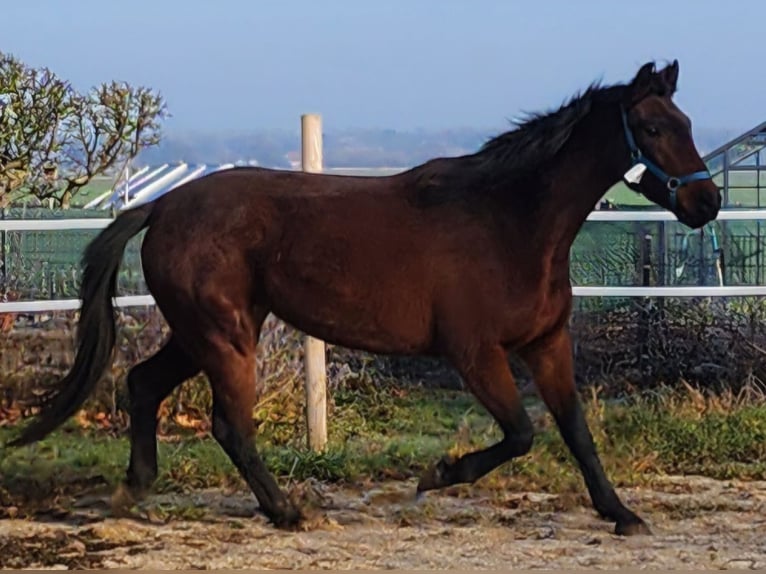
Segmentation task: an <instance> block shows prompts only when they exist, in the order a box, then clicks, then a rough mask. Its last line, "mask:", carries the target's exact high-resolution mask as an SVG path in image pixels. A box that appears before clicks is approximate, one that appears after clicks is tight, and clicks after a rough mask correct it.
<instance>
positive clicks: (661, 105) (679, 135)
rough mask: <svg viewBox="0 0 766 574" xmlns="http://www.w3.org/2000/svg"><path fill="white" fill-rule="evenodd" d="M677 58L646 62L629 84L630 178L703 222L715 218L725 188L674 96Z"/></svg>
mask: <svg viewBox="0 0 766 574" xmlns="http://www.w3.org/2000/svg"><path fill="white" fill-rule="evenodd" d="M677 80H678V61H677V60H674V61H673V63H672V64H670V65H668V66H667V67H665V68H664V69H662V70H660V71H659V72H657V71H655V69H654V64H651V63H649V64H645V65H644V66H642V67H641V69H640V70H639V71H638V73H637V74H636V77H635V78H634V79H633V81H632V82H631V83H630V84H629V85H628V86H627V89H626V90H625V99H624V101H623V103H622V121H623V129H624V131H625V137H626V141H627V143H628V147H629V150H630V154H631V155H630V164H629V167H630V169H629V170H628V171H627V172H626V174H625V180H626V182H627V183H628V185H629V186H630V187H631V189H633V190H634V191H637V192H639V193H641V194H643V195H644V196H645V197H646V198H647V199H649V200H650V201H652V202H654V203H656V204H657V205H660V206H662V207H664V208H666V209H669V210H670V211H672V212H673V213H674V214H675V215H676V217H677V218H678V220H679V221H681V222H682V223H684V224H686V225H688V226H689V227H692V228H699V227H702V226H703V225H705V224H706V223H708V222H709V221H711V220H713V219H715V218H716V216H717V215H718V210H719V209H720V207H721V193H720V190H719V189H718V186H717V185H715V184H714V183H713V180H712V179H711V177H710V173H709V172H708V170H707V168H706V167H705V164H704V162H703V161H702V158H701V157H700V155H699V153H698V152H697V148H696V146H695V145H694V140H693V139H692V134H691V122H690V121H689V118H688V117H687V116H686V115H685V114H684V113H683V112H682V111H681V110H680V109H679V108H678V106H676V104H675V103H674V102H673V100H672V97H673V94H674V93H675V91H676V82H677Z"/></svg>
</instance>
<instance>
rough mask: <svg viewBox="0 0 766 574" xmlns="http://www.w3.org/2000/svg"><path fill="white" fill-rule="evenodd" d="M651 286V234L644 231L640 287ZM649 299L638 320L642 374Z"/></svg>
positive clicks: (648, 319) (646, 349)
mask: <svg viewBox="0 0 766 574" xmlns="http://www.w3.org/2000/svg"><path fill="white" fill-rule="evenodd" d="M651 284H652V234H651V233H649V232H648V231H646V230H644V236H643V241H642V242H641V285H642V286H643V287H649V286H650V285H651ZM650 299H651V298H650V297H644V298H643V305H641V310H640V312H639V318H638V365H639V368H640V369H641V371H642V372H643V365H644V357H646V356H648V354H649V334H650V329H651V319H652V317H651V315H652V314H651V311H650V305H651V300H650Z"/></svg>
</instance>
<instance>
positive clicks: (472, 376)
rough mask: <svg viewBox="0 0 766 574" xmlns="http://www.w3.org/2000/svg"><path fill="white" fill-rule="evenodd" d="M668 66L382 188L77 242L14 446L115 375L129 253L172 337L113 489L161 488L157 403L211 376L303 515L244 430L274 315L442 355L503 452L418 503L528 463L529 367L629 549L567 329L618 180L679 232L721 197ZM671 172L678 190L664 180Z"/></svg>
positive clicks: (302, 195)
mask: <svg viewBox="0 0 766 574" xmlns="http://www.w3.org/2000/svg"><path fill="white" fill-rule="evenodd" d="M678 69H679V67H678V61H677V60H674V61H673V62H672V64H669V65H667V66H666V67H664V68H663V69H662V70H659V71H658V70H657V68H656V67H655V64H654V63H652V62H649V63H647V64H644V65H643V66H641V67H640V69H639V70H638V72H637V73H636V75H635V76H634V77H633V78H632V80H631V81H630V82H627V83H618V84H614V85H609V86H604V85H601V84H600V83H592V84H590V85H589V86H588V88H587V89H586V90H584V91H582V92H580V93H578V94H576V95H574V96H573V97H572V98H570V99H569V101H567V102H564V103H563V104H562V105H561V107H560V108H559V109H556V110H553V111H549V112H547V113H539V114H531V115H530V116H529V117H527V118H525V119H524V120H522V121H520V122H518V123H517V124H516V126H515V127H514V129H512V130H510V131H507V132H505V133H501V134H500V135H498V136H496V137H494V138H492V139H490V140H488V141H487V142H486V143H485V144H484V145H483V146H482V147H481V148H480V149H479V150H478V151H477V152H475V153H472V154H466V155H463V156H459V157H441V158H436V159H432V160H430V161H427V162H425V163H423V164H421V165H418V166H416V167H414V168H412V169H409V170H407V171H404V172H401V173H398V174H395V175H391V176H385V177H352V176H336V175H327V174H311V173H303V172H291V171H284V170H272V169H264V168H253V167H243V168H233V169H230V170H226V171H221V172H217V173H213V174H211V175H207V176H204V177H201V178H199V179H196V180H192V181H190V182H188V183H185V184H183V185H182V186H180V187H178V188H176V189H174V190H173V191H171V192H169V193H167V194H165V195H163V196H161V197H160V198H158V199H156V200H155V201H152V202H150V203H146V204H144V205H140V206H138V207H135V208H132V209H129V210H126V211H125V212H123V213H121V214H119V215H118V216H117V217H116V219H115V220H114V222H113V223H111V224H110V225H109V226H108V227H107V228H106V229H104V230H103V231H102V232H101V233H100V234H99V235H98V237H96V238H95V239H94V240H93V241H92V242H91V243H90V244H89V245H88V246H87V248H86V249H85V251H84V254H83V260H82V263H83V266H84V274H83V280H82V285H81V290H80V297H81V299H82V307H81V315H80V320H79V325H78V328H77V350H76V356H75V360H74V364H73V366H72V367H71V370H70V371H69V373H68V374H67V375H66V376H65V377H64V378H63V379H62V380H61V381H60V384H58V385H55V386H53V387H52V388H51V390H50V392H49V393H48V394H47V395H45V397H44V399H43V400H42V401H41V404H40V407H41V409H40V412H39V414H38V415H37V416H36V419H35V420H34V421H33V422H32V423H31V424H29V425H28V426H26V428H24V429H23V430H22V432H21V434H20V435H19V436H18V437H17V438H16V439H15V440H13V441H12V442H11V443H10V444H11V446H20V445H24V444H29V443H32V442H35V441H39V440H40V439H42V438H44V437H45V436H46V435H47V434H48V433H50V432H51V431H53V430H54V429H55V428H57V427H58V426H59V425H60V424H61V423H63V422H64V421H65V420H66V419H67V418H68V417H70V416H71V415H73V414H74V413H75V412H76V411H77V409H78V408H79V407H80V406H81V405H82V403H83V402H84V401H85V400H86V398H87V397H88V396H89V393H90V392H91V391H92V389H93V388H94V386H95V385H96V384H97V382H98V381H99V379H100V377H101V375H102V374H103V372H104V371H105V369H106V368H107V367H108V365H109V362H110V360H111V353H112V349H113V347H114V344H115V318H114V313H113V306H112V297H113V296H114V294H115V289H116V277H117V272H118V268H119V266H120V263H121V257H122V254H123V251H124V249H125V247H126V245H127V242H128V240H129V239H130V238H131V237H132V236H134V235H136V234H137V233H139V232H140V231H141V230H143V229H144V228H148V229H147V231H146V235H145V237H144V240H143V244H142V248H141V254H142V265H143V270H144V276H145V279H146V284H147V286H148V289H149V291H150V292H151V293H152V294H153V296H154V298H155V300H156V303H157V306H158V308H159V309H160V311H161V312H162V314H163V316H164V318H165V320H166V321H167V323H168V325H169V327H170V329H171V334H170V336H169V338H168V340H167V341H165V342H164V346H163V347H162V348H161V349H160V350H159V351H158V352H157V353H156V354H155V355H153V356H152V357H150V358H148V359H147V360H145V361H143V362H141V363H139V364H138V365H135V366H134V367H133V368H132V369H131V370H130V372H129V374H128V376H127V385H128V389H129V393H130V420H131V425H130V445H131V451H130V462H129V465H128V469H127V473H126V479H125V481H124V482H123V483H122V484H121V485H120V488H122V489H124V490H125V491H127V492H128V493H129V494H130V496H132V497H136V498H134V499H133V500H135V499H137V497H140V496H143V495H144V494H145V493H146V491H147V490H149V488H150V487H151V485H152V483H153V481H154V480H155V479H156V477H157V440H156V431H157V413H158V408H159V406H160V403H161V402H162V400H163V399H164V398H165V397H167V396H168V395H169V394H170V392H171V391H173V389H175V388H176V387H177V386H178V385H180V384H181V383H183V382H184V381H185V380H187V379H189V378H190V377H192V376H194V375H196V374H197V373H199V372H200V371H202V372H204V373H205V374H206V375H207V377H208V379H209V381H210V384H211V388H212V393H213V412H212V417H213V425H212V434H213V436H214V437H215V439H216V440H217V441H218V443H219V444H220V446H221V447H222V448H223V450H224V451H225V452H226V453H227V455H228V456H229V457H230V458H231V460H232V462H233V463H234V465H235V466H236V468H237V469H238V471H239V472H240V474H241V475H242V477H243V478H244V480H245V481H246V482H247V484H248V485H249V487H250V489H251V490H252V492H253V494H254V495H255V497H256V498H257V500H258V502H259V508H260V510H261V512H263V513H264V514H265V515H266V516H267V517H268V519H269V520H270V521H271V522H272V523H273V525H275V526H276V527H279V528H294V527H296V526H297V525H299V524H300V523H301V521H302V520H304V515H303V512H302V511H301V509H299V508H298V507H296V506H295V505H294V504H292V502H290V501H289V499H288V497H287V496H286V495H285V494H284V492H283V491H282V490H281V489H280V488H279V486H278V484H277V482H276V480H275V478H274V476H273V475H272V473H271V472H270V471H269V470H268V468H267V467H266V466H265V464H264V462H263V460H262V458H261V456H260V454H259V452H258V450H257V448H256V443H255V437H254V434H255V430H254V423H253V420H252V410H253V406H254V401H255V396H256V387H255V381H254V373H255V360H256V353H255V351H256V345H257V344H258V338H259V334H260V329H261V326H262V324H263V322H264V320H265V319H266V317H267V315H268V314H269V313H273V314H274V315H275V316H277V317H279V318H281V319H282V320H284V321H285V322H286V323H288V324H291V325H292V326H293V327H295V328H297V329H299V330H300V331H303V332H304V333H306V334H309V335H313V336H314V337H317V338H319V339H322V340H324V341H326V342H328V343H331V344H335V345H340V346H345V347H347V348H353V349H360V350H365V351H367V352H372V353H378V354H400V355H423V356H426V355H427V356H440V357H443V358H445V360H447V361H449V363H450V364H451V365H452V366H453V367H454V368H455V369H456V370H457V372H458V373H459V374H460V376H461V377H462V379H463V381H464V382H465V384H466V386H467V388H468V389H470V391H471V392H472V393H473V394H474V395H475V397H476V398H477V399H478V400H479V401H480V402H481V404H482V405H483V406H484V407H485V408H486V409H487V410H488V411H489V413H491V415H492V416H493V417H494V419H495V420H496V421H497V423H498V425H499V426H500V428H501V429H502V431H503V438H502V440H500V441H499V442H497V443H496V444H494V445H492V446H489V447H488V448H485V449H481V450H477V451H475V452H472V453H469V454H466V455H464V456H461V457H459V458H457V459H451V458H448V457H446V456H445V457H444V458H442V459H441V460H439V461H438V462H435V465H434V466H432V467H431V468H430V469H429V470H428V471H427V472H426V473H424V474H423V475H422V477H421V478H420V481H419V484H418V486H417V492H418V493H423V492H426V491H428V490H431V489H438V488H443V487H446V486H448V485H453V484H457V483H471V482H473V481H476V480H477V479H479V478H480V477H482V476H484V475H485V474H487V473H488V472H490V471H491V470H493V469H495V468H496V467H498V466H499V465H500V464H502V463H504V462H506V461H508V460H510V459H512V458H514V457H519V456H522V455H524V454H525V453H527V452H528V451H529V450H530V448H531V447H532V443H533V435H534V429H533V425H532V422H531V420H530V418H529V416H528V414H527V413H526V411H525V409H524V407H523V406H522V401H521V398H520V395H519V391H518V390H517V387H516V384H515V382H514V378H513V376H512V373H511V369H510V366H509V360H508V359H509V353H515V354H516V355H517V356H518V357H519V358H521V359H522V360H523V361H524V362H525V363H526V365H527V366H528V367H529V369H530V372H531V374H532V376H533V379H534V381H535V384H536V386H537V388H538V389H539V391H540V395H541V397H542V399H543V400H544V402H545V404H546V406H547V408H548V409H549V411H550V412H551V414H552V416H553V417H554V419H555V421H556V424H557V427H558V429H559V431H560V433H561V436H562V437H563V439H564V441H565V443H566V444H567V446H568V448H569V449H570V451H571V453H572V455H573V456H574V458H575V459H576V461H577V463H578V465H579V467H580V469H581V472H582V476H583V478H584V480H585V484H586V486H587V489H588V491H589V494H590V497H591V501H592V504H593V506H594V508H595V509H596V510H597V512H598V513H599V514H600V515H601V516H602V517H603V518H605V519H608V520H610V521H613V522H614V523H615V532H616V533H617V534H621V535H632V534H642V533H643V534H651V531H650V529H649V527H648V526H647V525H646V523H645V522H644V520H643V519H642V518H640V517H639V516H638V515H637V514H636V513H635V512H633V511H632V510H630V509H629V508H628V507H627V506H625V504H624V503H623V502H622V501H621V500H620V498H619V497H618V495H617V494H616V492H615V490H614V488H613V486H612V484H611V483H610V481H609V479H608V478H607V477H606V475H605V473H604V470H603V468H602V465H601V462H600V459H599V456H598V453H597V452H596V448H595V446H594V442H593V439H592V436H591V433H590V430H589V428H588V426H587V423H586V420H585V417H584V415H583V410H582V408H581V403H580V401H579V398H578V392H577V389H576V387H575V382H574V376H573V356H572V348H571V338H570V333H569V330H568V318H569V316H570V313H571V308H572V291H571V284H570V276H569V255H570V248H571V246H572V242H573V241H574V239H575V237H576V235H577V233H578V231H579V229H580V228H581V226H582V225H583V223H584V222H585V220H586V218H587V216H588V214H589V213H590V212H591V210H592V209H593V207H594V206H595V204H596V203H597V202H598V200H599V199H600V198H601V197H602V196H603V195H604V193H606V191H607V190H608V189H609V188H610V187H611V186H612V185H613V184H615V183H616V182H618V181H620V180H621V179H625V180H626V181H627V182H628V183H629V185H630V187H631V188H632V189H633V190H634V191H636V192H639V193H642V194H643V195H645V196H646V197H647V198H648V199H650V200H651V201H652V202H654V203H655V204H657V205H658V206H660V207H662V208H665V209H668V210H670V211H671V212H672V213H674V214H675V215H676V217H677V219H678V220H679V221H680V222H682V223H683V224H685V225H687V226H688V227H691V228H694V229H696V228H699V227H701V226H703V225H704V224H706V223H707V222H709V221H711V220H713V219H715V217H716V216H717V214H718V211H719V209H720V206H721V195H720V192H719V189H718V187H717V186H716V185H715V184H714V183H713V181H712V179H711V177H710V174H709V173H708V171H707V169H706V168H705V165H704V163H703V161H702V159H701V158H700V156H699V154H698V152H697V150H696V147H695V144H694V141H693V138H692V135H691V124H690V121H689V118H688V117H687V116H686V115H685V114H684V113H683V112H682V111H681V110H680V109H679V108H678V107H677V106H676V104H675V103H674V102H673V95H674V93H675V91H676V83H677V79H678ZM669 174H673V175H669Z"/></svg>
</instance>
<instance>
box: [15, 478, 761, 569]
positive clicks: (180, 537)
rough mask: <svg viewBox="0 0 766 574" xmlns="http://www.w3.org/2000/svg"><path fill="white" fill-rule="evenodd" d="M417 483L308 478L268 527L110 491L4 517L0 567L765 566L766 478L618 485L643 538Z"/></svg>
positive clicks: (244, 505)
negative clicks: (297, 523) (121, 497)
mask: <svg viewBox="0 0 766 574" xmlns="http://www.w3.org/2000/svg"><path fill="white" fill-rule="evenodd" d="M414 487H415V482H388V483H380V484H371V485H365V486H364V487H356V488H352V487H343V488H341V487H337V486H326V485H317V484H311V483H306V484H304V485H301V488H302V493H303V494H302V496H303V498H304V500H308V501H309V502H310V503H311V504H313V505H314V508H317V509H318V510H317V512H318V514H317V515H316V516H317V518H316V520H315V521H314V524H313V525H312V527H311V529H310V530H307V531H300V532H282V531H277V530H275V529H274V528H272V527H271V526H269V525H268V524H267V523H266V521H265V519H264V518H262V517H261V516H260V515H259V514H257V512H256V503H255V502H254V499H253V498H252V497H250V496H249V495H248V494H247V493H246V492H233V493H232V492H230V493H225V492H222V491H220V490H216V491H198V492H193V493H190V494H188V495H183V496H179V495H172V496H159V495H155V496H153V497H152V498H151V499H150V501H148V502H147V503H146V506H145V508H144V510H143V511H142V512H144V514H143V515H142V516H139V517H136V518H119V519H117V518H113V517H111V516H110V514H109V510H108V504H107V502H106V500H107V497H106V496H105V495H103V494H100V495H91V496H86V497H83V498H81V499H80V500H79V502H78V503H77V504H76V505H75V507H73V508H71V509H68V510H60V511H59V512H58V513H53V515H51V514H50V513H49V514H48V515H47V516H39V517H37V518H35V519H33V520H30V519H23V520H22V519H18V518H16V519H5V520H0V566H2V567H4V568H61V569H63V568H147V567H148V568H160V569H161V568H167V569H176V568H194V569H205V568H245V567H247V568H267V569H269V568H314V569H324V568H365V569H377V568H381V569H383V568H387V569H388V568H433V569H442V568H454V567H460V568H478V569H483V568H509V567H513V568H589V569H593V568H621V567H640V568H684V569H688V568H710V569H722V568H723V569H728V568H732V569H733V568H737V569H741V568H764V567H766V482H738V481H714V480H708V479H702V478H692V477H683V478H681V477H678V478H672V477H671V478H667V479H663V480H661V481H660V482H659V483H658V484H657V485H656V486H654V487H653V488H652V489H651V490H649V489H645V488H636V489H620V494H621V495H622V496H623V497H624V499H625V500H626V502H627V503H628V504H629V505H631V506H632V507H634V508H635V509H636V510H637V511H638V512H639V513H641V514H642V515H643V516H644V518H645V519H646V520H647V522H648V523H649V524H650V526H651V528H652V529H653V531H654V536H651V537H647V536H640V537H633V538H621V537H618V536H615V535H613V534H612V528H613V525H612V524H611V523H607V522H604V521H602V520H601V519H599V518H598V517H597V516H596V515H595V514H594V512H593V511H592V509H591V508H590V506H589V505H586V504H585V503H586V500H585V499H584V498H582V497H572V496H569V497H558V496H550V495H546V494H542V493H512V494H509V493H497V492H492V491H483V490H481V489H479V488H478V487H473V488H471V487H466V488H457V489H454V490H453V491H452V492H446V493H439V494H434V493H429V494H428V495H427V496H426V497H425V499H423V500H421V501H417V502H416V501H415V500H414V498H413V492H414ZM168 509H175V510H173V511H168ZM179 509H183V510H182V511H179ZM163 513H164V514H163Z"/></svg>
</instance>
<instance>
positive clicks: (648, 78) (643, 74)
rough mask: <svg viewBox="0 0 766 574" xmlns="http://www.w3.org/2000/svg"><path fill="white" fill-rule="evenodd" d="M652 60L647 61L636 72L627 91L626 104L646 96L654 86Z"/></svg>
mask: <svg viewBox="0 0 766 574" xmlns="http://www.w3.org/2000/svg"><path fill="white" fill-rule="evenodd" d="M654 78H655V67H654V62H647V63H646V64H644V65H643V66H641V68H640V69H639V70H638V72H637V73H636V75H635V77H634V78H633V80H632V81H631V82H630V86H629V89H628V93H627V100H628V101H627V102H626V103H627V104H628V105H631V104H634V103H636V102H638V101H639V100H641V99H643V98H644V97H646V96H648V95H649V94H650V93H651V91H652V90H653V87H654Z"/></svg>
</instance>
